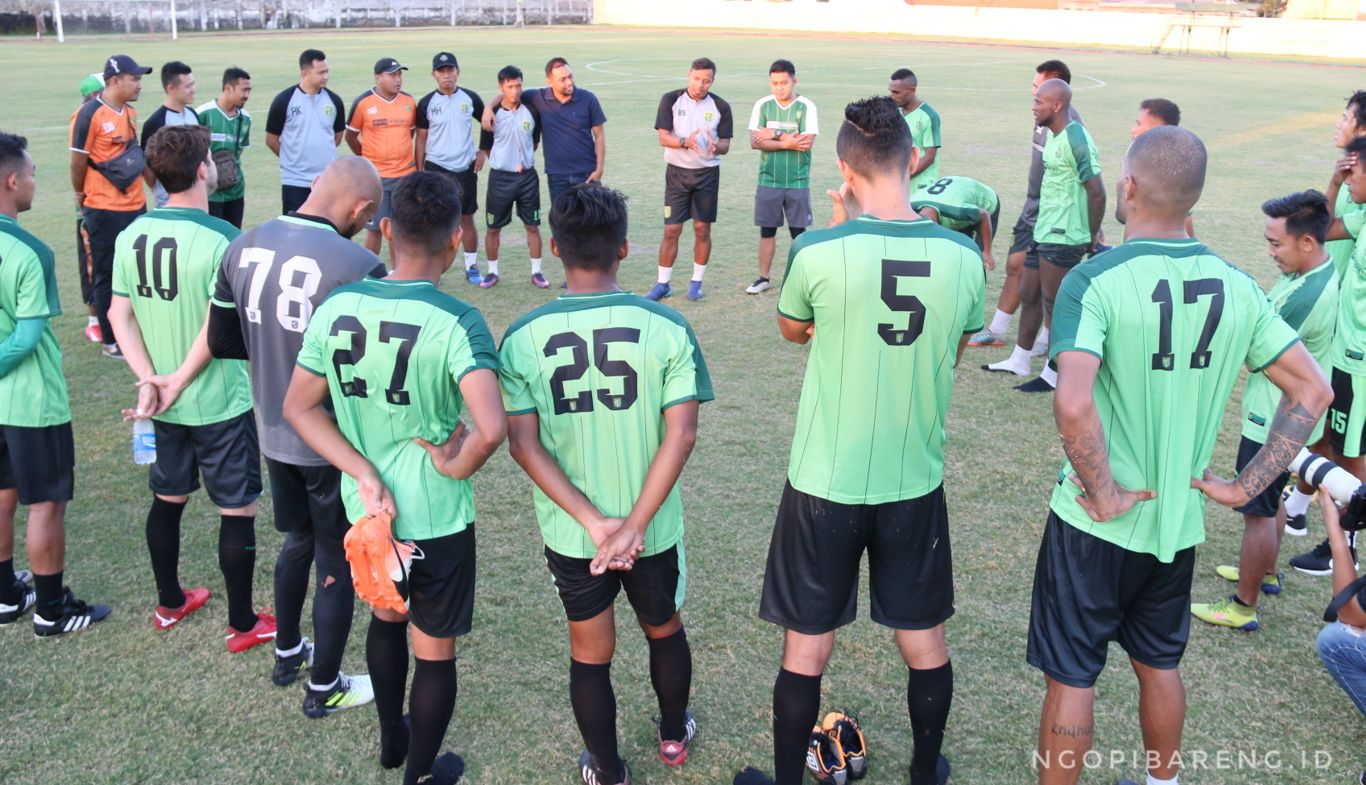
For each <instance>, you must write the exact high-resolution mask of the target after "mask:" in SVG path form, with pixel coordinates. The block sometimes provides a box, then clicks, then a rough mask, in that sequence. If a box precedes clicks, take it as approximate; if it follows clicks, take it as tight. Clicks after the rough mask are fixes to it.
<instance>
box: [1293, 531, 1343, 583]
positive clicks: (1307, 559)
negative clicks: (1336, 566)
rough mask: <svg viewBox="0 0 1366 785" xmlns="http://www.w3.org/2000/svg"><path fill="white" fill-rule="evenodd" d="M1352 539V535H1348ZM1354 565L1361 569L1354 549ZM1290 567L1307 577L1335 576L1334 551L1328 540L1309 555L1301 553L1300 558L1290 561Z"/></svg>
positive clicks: (1315, 547)
mask: <svg viewBox="0 0 1366 785" xmlns="http://www.w3.org/2000/svg"><path fill="white" fill-rule="evenodd" d="M1348 536H1349V537H1351V534H1349V535H1348ZM1351 551H1352V564H1353V567H1354V568H1355V569H1360V568H1361V565H1360V564H1359V563H1358V562H1357V549H1356V548H1355V547H1353V548H1352V549H1351ZM1290 566H1291V567H1294V568H1295V569H1296V570H1298V571H1300V572H1302V573H1304V574H1305V575H1332V574H1333V549H1332V547H1331V546H1330V545H1329V544H1328V541H1327V540H1324V541H1323V542H1321V543H1319V544H1318V545H1316V546H1314V550H1312V551H1310V552H1308V553H1301V554H1300V555H1299V556H1296V557H1295V558H1293V559H1291V560H1290Z"/></svg>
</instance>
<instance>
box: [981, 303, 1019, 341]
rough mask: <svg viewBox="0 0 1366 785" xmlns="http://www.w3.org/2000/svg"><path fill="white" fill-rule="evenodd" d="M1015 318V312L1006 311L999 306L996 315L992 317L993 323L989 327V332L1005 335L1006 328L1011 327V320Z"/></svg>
mask: <svg viewBox="0 0 1366 785" xmlns="http://www.w3.org/2000/svg"><path fill="white" fill-rule="evenodd" d="M1013 318H1015V317H1014V314H1009V313H1006V312H1005V311H1002V310H1001V309H1000V308H997V309H996V315H995V316H992V317H991V325H990V326H988V327H987V332H989V333H991V334H992V335H1005V334H1006V330H1009V329H1010V320H1011V319H1013Z"/></svg>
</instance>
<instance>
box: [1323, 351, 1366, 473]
mask: <svg viewBox="0 0 1366 785" xmlns="http://www.w3.org/2000/svg"><path fill="white" fill-rule="evenodd" d="M1331 376H1332V382H1333V402H1332V403H1331V404H1329V406H1328V443H1329V444H1331V445H1333V450H1334V451H1335V452H1337V454H1338V455H1342V456H1345V457H1347V458H1357V457H1360V456H1361V455H1362V454H1363V453H1366V376H1353V375H1352V374H1350V373H1347V372H1346V371H1344V370H1342V369H1340V368H1336V367H1335V368H1333V373H1332V374H1331ZM1358 387H1361V388H1363V389H1362V395H1361V397H1359V398H1358V397H1357V388H1358Z"/></svg>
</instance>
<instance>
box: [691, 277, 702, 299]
mask: <svg viewBox="0 0 1366 785" xmlns="http://www.w3.org/2000/svg"><path fill="white" fill-rule="evenodd" d="M688 299H689V300H701V299H702V282H701V281H689V282H688Z"/></svg>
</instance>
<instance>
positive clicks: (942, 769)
mask: <svg viewBox="0 0 1366 785" xmlns="http://www.w3.org/2000/svg"><path fill="white" fill-rule="evenodd" d="M934 778H935V779H937V780H939V785H944V783H946V782H948V781H949V759H948V758H946V757H944V756H943V755H940V756H939V763H937V764H935V767H934Z"/></svg>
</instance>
